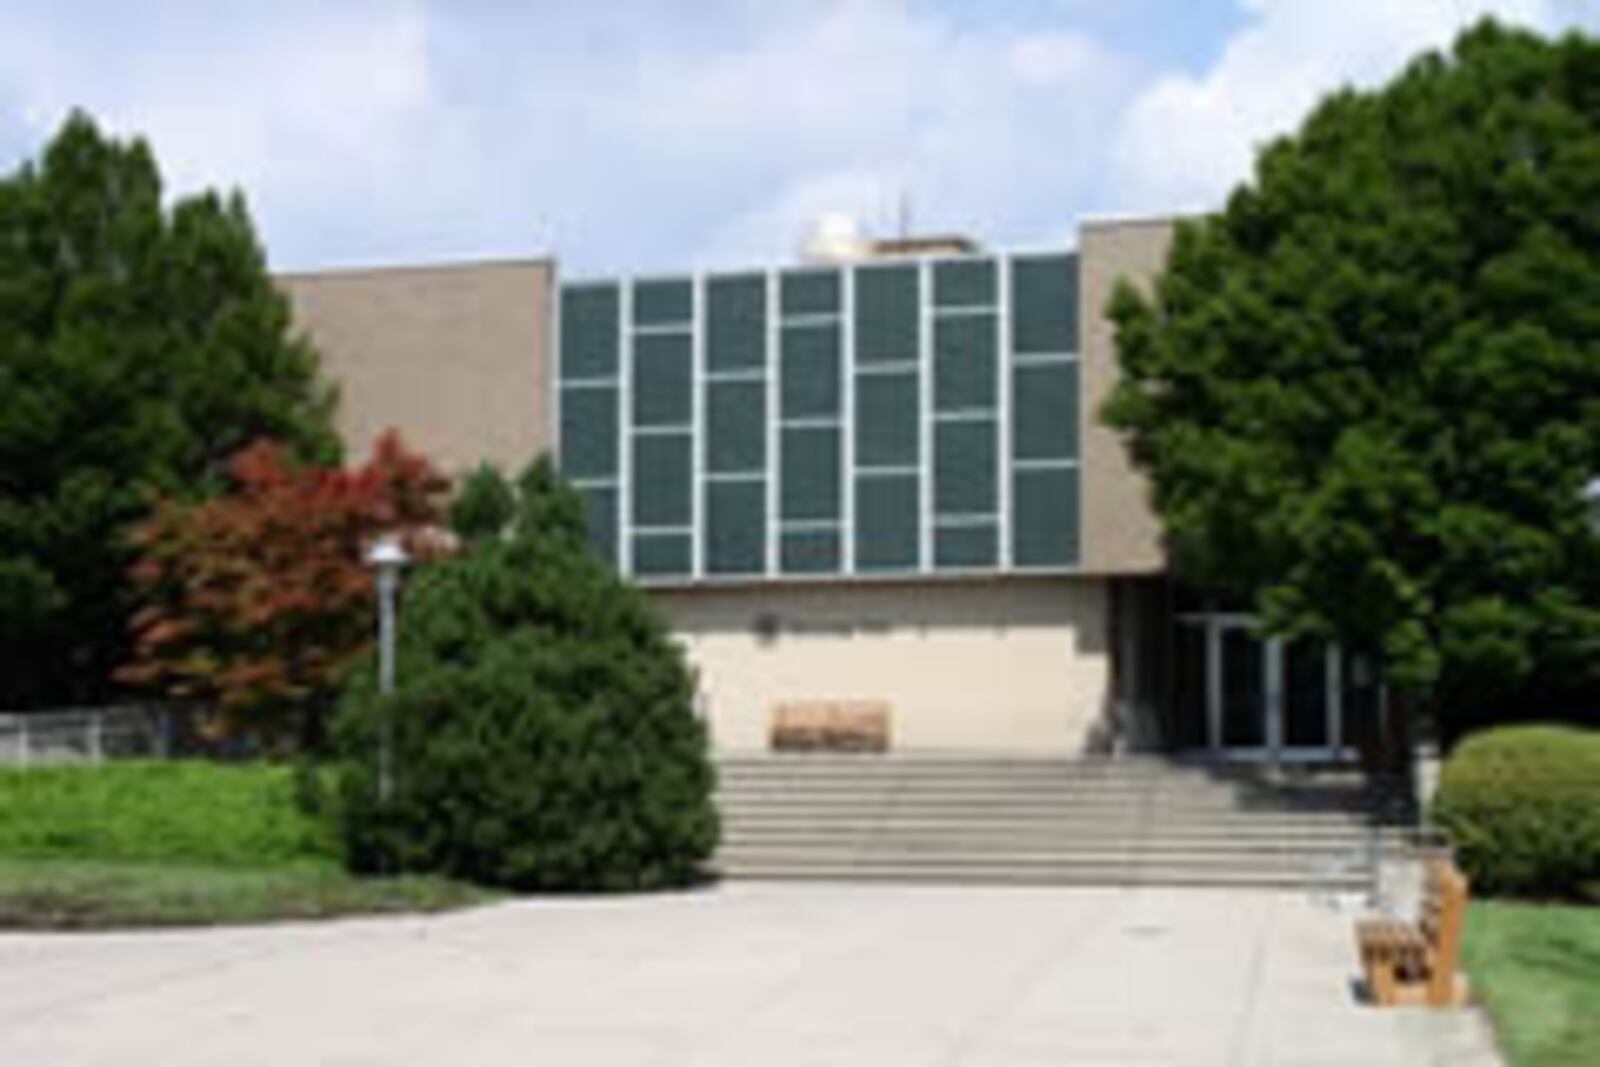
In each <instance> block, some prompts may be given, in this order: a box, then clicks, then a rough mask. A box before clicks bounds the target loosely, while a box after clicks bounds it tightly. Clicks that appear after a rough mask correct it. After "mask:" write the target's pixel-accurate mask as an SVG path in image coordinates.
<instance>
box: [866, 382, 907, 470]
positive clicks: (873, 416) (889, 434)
mask: <svg viewBox="0 0 1600 1067" xmlns="http://www.w3.org/2000/svg"><path fill="white" fill-rule="evenodd" d="M918 414H920V402H918V397H917V374H858V376H856V424H854V426H856V466H858V467H896V466H912V464H915V462H917V461H918V456H920V453H922V450H920V446H918V445H920V434H918V429H920V424H918Z"/></svg>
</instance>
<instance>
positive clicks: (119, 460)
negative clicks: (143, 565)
mask: <svg viewBox="0 0 1600 1067" xmlns="http://www.w3.org/2000/svg"><path fill="white" fill-rule="evenodd" d="M316 368H317V360H316V357H315V354H314V352H313V351H312V350H311V349H310V348H309V347H308V346H307V345H306V344H305V343H303V342H301V341H299V340H296V339H294V338H293V337H292V336H291V333H290V320H289V309H288V306H287V304H286V303H285V301H284V298H283V297H282V296H281V295H280V294H279V293H278V292H277V290H276V289H275V288H274V286H273V283H272V279H271V277H270V276H269V275H268V273H267V269H266V266H265V261H264V258H263V254H262V251H261V247H260V245H259V244H258V243H257V241H256V238H255V234H254V232H253V230H252V227H251V223H250V219H249V216H248V215H247V213H246V211H245V207H244V202H243V200H242V199H241V198H240V197H238V196H237V195H234V196H231V197H228V198H225V199H224V198H222V197H219V196H217V195H215V194H213V193H209V192H207V193H202V194H200V195H198V196H193V197H187V198H183V199H179V200H177V201H176V202H175V203H172V204H171V205H170V206H169V205H167V204H165V203H164V202H163V198H162V188H161V176H160V172H159V170H158V168H157V166H156V161H155V159H154V158H153V156H152V155H151V153H150V150H149V149H148V147H147V146H146V145H145V144H144V142H143V141H138V140H134V141H129V142H120V141H116V140H113V139H110V138H107V137H106V136H104V135H102V134H101V132H100V131H99V130H98V129H97V128H96V127H95V125H94V123H93V122H91V121H90V120H89V119H88V118H86V117H84V116H82V115H74V116H73V117H72V118H70V119H69V120H68V121H67V122H66V124H65V125H64V126H63V127H62V129H61V130H60V132H59V133H58V134H57V135H56V137H55V139H54V140H53V141H52V142H51V143H50V144H49V145H48V146H47V147H46V148H45V150H44V152H43V154H42V156H41V157H40V159H39V160H38V162H37V163H29V164H26V165H24V166H23V167H21V168H20V169H19V170H17V171H16V172H14V173H12V174H11V175H9V176H8V177H5V178H3V179H0V648H3V649H4V652H5V655H4V666H3V669H0V709H7V708H19V707H24V708H25V707H30V706H37V705H41V704H66V703H80V702H89V701H98V700H103V699H105V698H107V697H108V696H109V695H111V694H112V693H113V692H114V684H113V683H112V681H111V673H112V669H113V667H114V666H115V665H116V664H117V663H118V662H119V661H120V660H121V659H122V658H123V655H124V653H125V650H126V647H127V646H126V634H127V622H128V616H129V614H130V612H131V610H132V606H133V605H132V599H131V589H130V586H129V584H128V581H127V564H128V560H129V546H128V545H127V543H126V541H125V538H124V533H125V531H126V530H127V529H128V527H129V525H130V523H132V522H134V521H136V520H138V519H140V518H142V517H143V516H145V515H146V514H148V512H149V509H150V507H151V504H152V502H153V500H154V498H155V497H156V496H158V495H173V494H175V495H180V496H191V497H192V496H197V495H201V494H203V493H205V492H207V491H209V490H211V489H214V488H215V487H217V486H218V485H219V484H220V483H221V480H222V475H223V471H224V466H225V461H226V459H227V457H228V456H230V455H232V454H233V453H235V452H237V451H238V450H239V449H240V448H242V447H243V446H244V445H246V444H247V443H249V442H250V441H252V440H255V439H256V438H258V437H263V436H265V437H272V438H275V439H277V440H280V441H282V442H284V443H285V446H286V447H287V448H289V449H290V450H291V451H292V452H294V453H295V454H297V455H300V456H303V457H306V458H315V459H320V460H332V459H334V458H336V456H337V451H338V450H337V441H336V438H335V437H334V435H333V433H332V430H331V424H330V421H329V412H330V408H331V403H332V398H331V394H330V393H329V391H328V390H327V389H326V388H325V387H324V386H322V385H320V384H318V381H317V377H316Z"/></svg>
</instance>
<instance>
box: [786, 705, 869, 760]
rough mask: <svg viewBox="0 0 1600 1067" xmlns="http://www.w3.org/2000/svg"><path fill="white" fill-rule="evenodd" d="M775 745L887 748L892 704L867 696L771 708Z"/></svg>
mask: <svg viewBox="0 0 1600 1067" xmlns="http://www.w3.org/2000/svg"><path fill="white" fill-rule="evenodd" d="M772 747H773V748H774V749H777V750H779V751H789V752H806V751H828V752H885V751H888V748H889V705H888V704H886V703H883V702H882V701H867V700H810V701H795V702H792V703H784V704H779V705H777V706H776V707H775V708H773V711H772Z"/></svg>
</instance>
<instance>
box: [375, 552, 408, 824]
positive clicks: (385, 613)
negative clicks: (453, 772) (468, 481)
mask: <svg viewBox="0 0 1600 1067" xmlns="http://www.w3.org/2000/svg"><path fill="white" fill-rule="evenodd" d="M409 561H410V557H409V556H408V555H407V554H406V549H405V545H403V544H401V543H400V538H399V537H397V536H395V535H394V534H385V535H384V536H382V537H380V538H378V539H377V540H376V541H374V542H373V543H372V547H371V548H369V549H368V550H367V566H369V567H371V568H372V572H373V575H374V577H375V579H376V581H377V586H378V692H379V693H381V694H382V695H384V696H388V695H389V694H391V693H393V692H394V637H395V609H394V602H395V594H396V593H398V592H399V591H400V571H401V570H402V569H403V568H404V567H405V565H406V563H408V562H409ZM391 748H392V745H391V741H390V736H389V712H388V709H385V710H384V711H383V713H382V715H381V716H380V718H379V725H378V798H379V799H380V800H383V801H385V802H387V801H388V799H389V797H390V795H391V794H392V793H393V792H394V771H393V761H392V755H391V751H390V750H391Z"/></svg>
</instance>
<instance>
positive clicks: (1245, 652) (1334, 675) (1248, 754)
mask: <svg viewBox="0 0 1600 1067" xmlns="http://www.w3.org/2000/svg"><path fill="white" fill-rule="evenodd" d="M1178 640H1179V643H1180V655H1181V656H1182V657H1183V658H1184V660H1186V661H1187V662H1188V663H1190V664H1192V665H1193V669H1192V670H1191V671H1190V672H1188V677H1187V684H1188V685H1190V686H1192V687H1193V688H1194V690H1195V691H1191V692H1190V693H1189V694H1187V699H1186V700H1184V702H1183V703H1184V706H1185V707H1186V708H1187V709H1188V710H1189V713H1190V714H1192V715H1195V716H1196V717H1198V718H1199V719H1200V721H1199V722H1198V723H1195V724H1193V726H1191V728H1190V730H1189V736H1190V737H1191V738H1193V740H1194V741H1195V742H1198V744H1199V745H1200V747H1202V748H1203V749H1205V750H1207V751H1209V752H1210V753H1211V754H1213V755H1215V756H1218V757H1222V758H1226V759H1237V760H1281V761H1305V762H1320V761H1332V760H1345V759H1353V758H1355V755H1356V753H1355V748H1354V744H1353V741H1354V739H1355V736H1356V729H1355V723H1354V722H1353V717H1354V716H1355V715H1357V714H1359V713H1360V711H1361V709H1362V708H1363V707H1364V705H1365V704H1366V703H1367V701H1365V700H1358V699H1356V697H1355V691H1356V689H1357V688H1358V687H1360V686H1362V685H1363V684H1364V683H1365V681H1366V680H1365V679H1364V677H1363V676H1364V674H1365V673H1367V670H1368V668H1367V666H1366V665H1365V664H1364V663H1362V662H1361V661H1360V660H1359V659H1357V658H1355V657H1352V656H1350V655H1349V654H1348V653H1346V652H1345V650H1343V649H1341V648H1340V647H1339V646H1338V645H1336V644H1329V643H1326V642H1321V641H1311V640H1306V639H1294V640H1288V639H1284V638H1277V637H1265V638H1264V637H1261V636H1259V634H1258V633H1257V631H1256V625H1255V619H1254V618H1253V617H1252V616H1249V615H1241V614H1223V613H1208V614H1201V615H1186V616H1182V617H1181V618H1180V619H1179V633H1178ZM1196 727H1198V728H1196Z"/></svg>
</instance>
